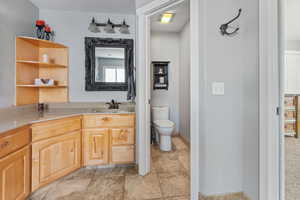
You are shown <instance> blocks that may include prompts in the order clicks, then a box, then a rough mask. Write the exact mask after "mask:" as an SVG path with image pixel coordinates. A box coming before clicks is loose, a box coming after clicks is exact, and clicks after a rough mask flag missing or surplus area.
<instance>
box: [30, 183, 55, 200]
mask: <svg viewBox="0 0 300 200" xmlns="http://www.w3.org/2000/svg"><path fill="white" fill-rule="evenodd" d="M59 181H60V180H57V181H54V182H53V183H50V184H49V185H46V186H44V187H41V188H40V189H38V190H36V191H35V192H34V193H32V194H31V196H30V197H29V198H28V200H43V199H44V198H45V197H46V196H47V194H48V192H49V191H50V190H52V189H53V188H55V187H56V185H57V184H58V183H59Z"/></svg>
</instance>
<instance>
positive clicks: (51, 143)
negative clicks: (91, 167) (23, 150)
mask: <svg viewBox="0 0 300 200" xmlns="http://www.w3.org/2000/svg"><path fill="white" fill-rule="evenodd" d="M80 119H81V118H79V117H77V118H67V119H60V120H53V121H48V122H47V123H45V122H42V123H41V124H36V125H35V127H33V129H32V132H33V133H32V134H33V136H35V138H38V139H39V140H38V141H36V142H33V143H32V176H31V177H32V191H34V190H36V189H38V188H39V187H41V186H43V185H46V184H48V183H50V182H53V181H54V180H56V179H58V178H60V177H62V176H65V175H66V174H69V173H70V172H73V171H74V170H76V169H79V168H80V167H81V120H80ZM63 124H65V126H63ZM36 127H38V128H36ZM49 128H50V129H51V130H52V131H51V132H50V131H49ZM76 129H78V130H76ZM43 132H44V133H45V135H44V136H45V138H44V139H43V137H44V136H43V135H42V133H43ZM51 133H53V137H51ZM33 139H34V137H33Z"/></svg>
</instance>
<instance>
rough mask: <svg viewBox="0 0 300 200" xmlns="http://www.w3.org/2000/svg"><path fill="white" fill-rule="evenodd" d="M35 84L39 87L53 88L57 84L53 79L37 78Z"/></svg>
mask: <svg viewBox="0 0 300 200" xmlns="http://www.w3.org/2000/svg"><path fill="white" fill-rule="evenodd" d="M34 84H35V85H39V86H53V85H55V82H54V80H53V79H45V78H36V79H35V80H34Z"/></svg>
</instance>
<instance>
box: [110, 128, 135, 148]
mask: <svg viewBox="0 0 300 200" xmlns="http://www.w3.org/2000/svg"><path fill="white" fill-rule="evenodd" d="M134 136H135V134H134V128H113V129H111V144H112V145H124V144H134V143H135V142H134V141H135V138H134Z"/></svg>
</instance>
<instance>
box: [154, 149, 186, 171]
mask: <svg viewBox="0 0 300 200" xmlns="http://www.w3.org/2000/svg"><path fill="white" fill-rule="evenodd" d="M152 164H153V168H154V169H155V172H158V173H161V172H175V171H182V170H184V167H183V165H182V164H181V163H180V162H179V157H178V154H177V153H176V152H171V153H161V155H160V156H157V157H154V158H152Z"/></svg>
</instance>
